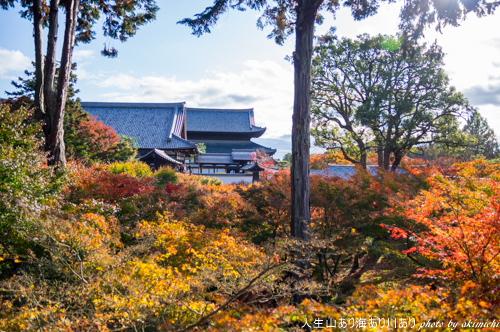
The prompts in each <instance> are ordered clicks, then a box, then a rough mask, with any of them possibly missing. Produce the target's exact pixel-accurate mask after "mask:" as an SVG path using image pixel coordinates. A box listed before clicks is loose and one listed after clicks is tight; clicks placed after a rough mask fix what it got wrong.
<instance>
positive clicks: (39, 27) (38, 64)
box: [33, 0, 45, 120]
mask: <svg viewBox="0 0 500 332" xmlns="http://www.w3.org/2000/svg"><path fill="white" fill-rule="evenodd" d="M33 28H34V34H35V119H37V120H41V119H43V118H44V116H45V102H44V98H43V79H44V76H43V74H44V73H43V71H44V58H43V5H42V0H35V1H34V2H33Z"/></svg>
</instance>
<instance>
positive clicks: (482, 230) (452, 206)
mask: <svg viewBox="0 0 500 332" xmlns="http://www.w3.org/2000/svg"><path fill="white" fill-rule="evenodd" d="M455 167H456V169H457V173H456V176H454V177H451V178H449V177H443V176H441V175H436V176H435V177H434V181H432V182H431V187H430V188H429V190H426V191H423V192H422V193H421V194H420V195H419V196H417V197H416V198H414V199H413V200H411V201H408V202H405V203H404V204H403V205H404V208H405V214H406V216H407V217H408V218H411V219H413V220H415V221H416V223H417V224H416V225H415V226H414V227H413V231H412V239H414V241H415V247H414V248H412V249H411V250H408V251H406V252H407V253H410V252H418V253H419V254H420V255H422V256H424V257H426V258H428V259H431V260H435V261H437V262H438V263H440V264H441V266H442V268H440V269H426V270H422V272H421V275H422V276H432V277H440V278H444V279H447V280H453V281H456V282H464V281H467V280H471V281H474V282H476V283H478V284H480V285H482V287H484V288H485V289H492V288H496V287H498V286H500V285H499V284H498V282H497V281H496V280H497V279H495V277H494V276H497V275H498V274H499V273H500V213H499V209H498V207H499V203H500V202H499V197H500V182H499V180H500V178H499V177H498V176H499V174H500V171H499V169H498V165H489V164H486V163H485V162H484V161H475V162H471V163H464V164H458V165H455ZM391 232H392V235H393V237H395V238H399V237H402V236H404V235H405V234H408V233H409V232H408V231H405V230H402V229H398V228H391Z"/></svg>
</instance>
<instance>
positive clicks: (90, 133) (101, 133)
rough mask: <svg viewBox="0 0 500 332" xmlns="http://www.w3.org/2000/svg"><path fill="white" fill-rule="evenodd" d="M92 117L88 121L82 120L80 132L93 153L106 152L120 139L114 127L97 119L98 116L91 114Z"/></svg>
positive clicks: (79, 127)
mask: <svg viewBox="0 0 500 332" xmlns="http://www.w3.org/2000/svg"><path fill="white" fill-rule="evenodd" d="M90 118H91V119H90V120H88V121H82V122H80V124H79V126H78V132H79V133H80V135H81V139H83V140H85V142H86V144H87V145H88V146H89V147H90V150H91V151H92V152H93V153H98V152H106V151H108V149H110V148H111V147H113V146H115V145H116V144H117V143H118V142H119V141H120V138H119V137H118V134H117V133H116V131H115V130H114V129H113V128H112V127H110V126H108V125H105V124H104V123H103V122H102V121H97V116H92V115H91V116H90Z"/></svg>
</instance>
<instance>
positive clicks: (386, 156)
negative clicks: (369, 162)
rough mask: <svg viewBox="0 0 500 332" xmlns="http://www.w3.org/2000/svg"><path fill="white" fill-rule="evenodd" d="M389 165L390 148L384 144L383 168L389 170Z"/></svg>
mask: <svg viewBox="0 0 500 332" xmlns="http://www.w3.org/2000/svg"><path fill="white" fill-rule="evenodd" d="M390 166H391V149H390V148H389V147H388V146H386V147H385V148H384V169H385V170H389V167H390Z"/></svg>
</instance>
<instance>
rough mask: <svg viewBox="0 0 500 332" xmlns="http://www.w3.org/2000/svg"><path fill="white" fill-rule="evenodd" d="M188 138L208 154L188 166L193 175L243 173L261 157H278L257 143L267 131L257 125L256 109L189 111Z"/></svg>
mask: <svg viewBox="0 0 500 332" xmlns="http://www.w3.org/2000/svg"><path fill="white" fill-rule="evenodd" d="M186 123H187V137H188V139H189V140H190V141H191V142H195V143H203V144H204V145H205V147H206V151H205V153H203V154H201V155H199V156H197V157H196V158H195V160H194V162H193V163H190V164H188V167H190V168H191V169H192V170H193V172H194V173H241V172H245V171H246V170H245V168H244V167H245V166H246V165H248V164H251V163H253V162H254V161H255V159H256V157H257V150H258V151H259V153H262V154H266V155H267V156H272V155H273V154H274V153H276V150H275V149H271V148H268V147H265V146H262V145H260V144H257V143H255V142H252V141H251V139H252V138H257V137H260V136H262V134H264V132H265V131H266V128H262V127H259V126H256V125H255V118H254V112H253V108H249V109H211V108H190V107H188V108H187V120H186Z"/></svg>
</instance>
